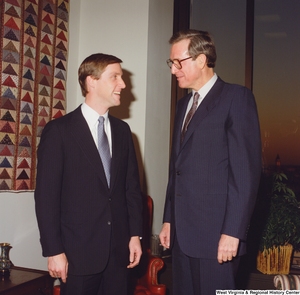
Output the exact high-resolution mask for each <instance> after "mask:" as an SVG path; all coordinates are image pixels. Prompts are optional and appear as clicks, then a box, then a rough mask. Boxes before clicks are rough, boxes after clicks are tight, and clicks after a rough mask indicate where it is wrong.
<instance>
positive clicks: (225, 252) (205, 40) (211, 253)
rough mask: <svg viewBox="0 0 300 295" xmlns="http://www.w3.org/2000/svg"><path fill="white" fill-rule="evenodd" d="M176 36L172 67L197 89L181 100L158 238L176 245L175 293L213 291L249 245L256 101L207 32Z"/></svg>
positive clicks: (257, 154)
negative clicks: (224, 64)
mask: <svg viewBox="0 0 300 295" xmlns="http://www.w3.org/2000/svg"><path fill="white" fill-rule="evenodd" d="M170 44H171V53H170V59H169V60H168V61H167V62H168V65H169V66H170V68H171V72H172V74H174V75H175V76H176V78H177V81H178V84H179V87H181V88H189V89H191V90H192V92H191V93H190V94H188V95H186V96H185V97H183V98H182V99H181V100H180V101H179V102H178V105H177V110H176V117H175V125H174V134H173V143H172V154H171V159H170V171H169V182H168V187H167V194H166V202H165V211H164V219H163V222H164V224H163V227H162V230H161V233H160V239H161V243H162V245H163V246H164V247H166V248H171V249H172V259H173V264H172V265H173V284H174V287H173V290H174V294H175V295H186V294H188V295H199V294H202V295H215V290H216V289H234V288H235V283H234V275H235V270H236V268H237V264H238V261H239V259H238V256H240V255H242V254H244V253H245V241H246V235H247V228H248V225H249V221H250V217H251V214H252V211H253V207H254V203H255V200H256V194H257V190H258V184H259V179H260V169H261V143H260V129H259V123H258V116H257V110H256V104H255V100H254V97H253V95H252V93H251V91H250V90H249V89H247V88H245V87H242V86H239V85H233V84H228V83H225V82H224V81H222V80H221V79H220V78H219V77H218V76H217V75H216V74H215V73H214V71H213V68H214V66H215V61H216V50H215V46H214V43H213V41H212V38H211V36H210V35H209V34H208V33H207V32H203V31H196V30H187V31H181V32H178V33H175V34H174V35H173V37H172V38H171V39H170ZM194 94H196V95H194ZM190 109H191V110H192V111H191V112H192V113H190V111H189V110H190ZM186 118H187V119H186ZM186 121H187V123H185V122H186Z"/></svg>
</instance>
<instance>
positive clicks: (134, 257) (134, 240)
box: [127, 237, 142, 268]
mask: <svg viewBox="0 0 300 295" xmlns="http://www.w3.org/2000/svg"><path fill="white" fill-rule="evenodd" d="M141 256H142V246H141V241H140V238H139V237H131V239H130V241H129V262H130V264H129V265H127V268H134V267H135V266H137V265H138V264H139V263H140V259H141Z"/></svg>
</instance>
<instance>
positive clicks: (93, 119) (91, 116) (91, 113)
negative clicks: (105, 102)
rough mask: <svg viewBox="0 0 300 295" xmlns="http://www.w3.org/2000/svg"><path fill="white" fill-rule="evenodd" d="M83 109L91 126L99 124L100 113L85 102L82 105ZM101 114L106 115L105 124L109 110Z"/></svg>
mask: <svg viewBox="0 0 300 295" xmlns="http://www.w3.org/2000/svg"><path fill="white" fill-rule="evenodd" d="M81 111H82V114H83V116H84V118H85V119H86V121H87V123H88V125H89V126H93V125H95V124H98V119H99V116H100V115H99V114H98V113H97V112H96V111H95V110H94V109H92V108H91V107H90V106H89V105H87V104H86V103H85V102H84V103H83V104H82V105H81ZM101 116H102V117H104V119H105V121H104V122H105V124H107V121H108V120H107V118H108V111H107V112H106V113H105V114H103V115H101Z"/></svg>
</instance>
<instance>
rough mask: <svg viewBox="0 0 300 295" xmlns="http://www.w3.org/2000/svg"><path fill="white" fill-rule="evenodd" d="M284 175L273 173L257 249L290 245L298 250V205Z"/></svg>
mask: <svg viewBox="0 0 300 295" xmlns="http://www.w3.org/2000/svg"><path fill="white" fill-rule="evenodd" d="M287 180H288V179H287V176H286V175H285V174H284V173H279V172H278V173H275V174H274V175H273V183H272V189H271V193H270V195H269V196H268V198H269V204H270V207H269V212H268V216H267V219H266V223H265V226H264V228H263V232H262V237H261V240H260V245H259V249H260V251H263V250H264V249H269V248H272V247H273V246H283V245H286V244H291V245H292V246H293V248H294V250H298V251H299V250H300V203H299V202H298V201H297V198H296V196H295V193H294V191H293V190H292V189H291V188H289V187H288V185H287Z"/></svg>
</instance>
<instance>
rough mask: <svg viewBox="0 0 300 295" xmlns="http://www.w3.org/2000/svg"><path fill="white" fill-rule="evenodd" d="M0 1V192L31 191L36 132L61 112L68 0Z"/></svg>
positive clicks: (38, 133)
mask: <svg viewBox="0 0 300 295" xmlns="http://www.w3.org/2000/svg"><path fill="white" fill-rule="evenodd" d="M0 5H1V6H0V19H1V39H0V46H1V51H0V55H1V63H0V72H1V80H0V87H1V93H0V192H3V191H14V192H20V191H31V190H34V188H35V176H36V161H37V160H36V150H37V147H38V144H39V139H40V136H41V132H42V130H43V128H44V126H45V124H46V123H47V122H48V121H50V120H52V119H55V118H58V117H61V116H63V115H64V114H65V111H66V69H67V53H68V19H69V0H65V1H63V0H0Z"/></svg>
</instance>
